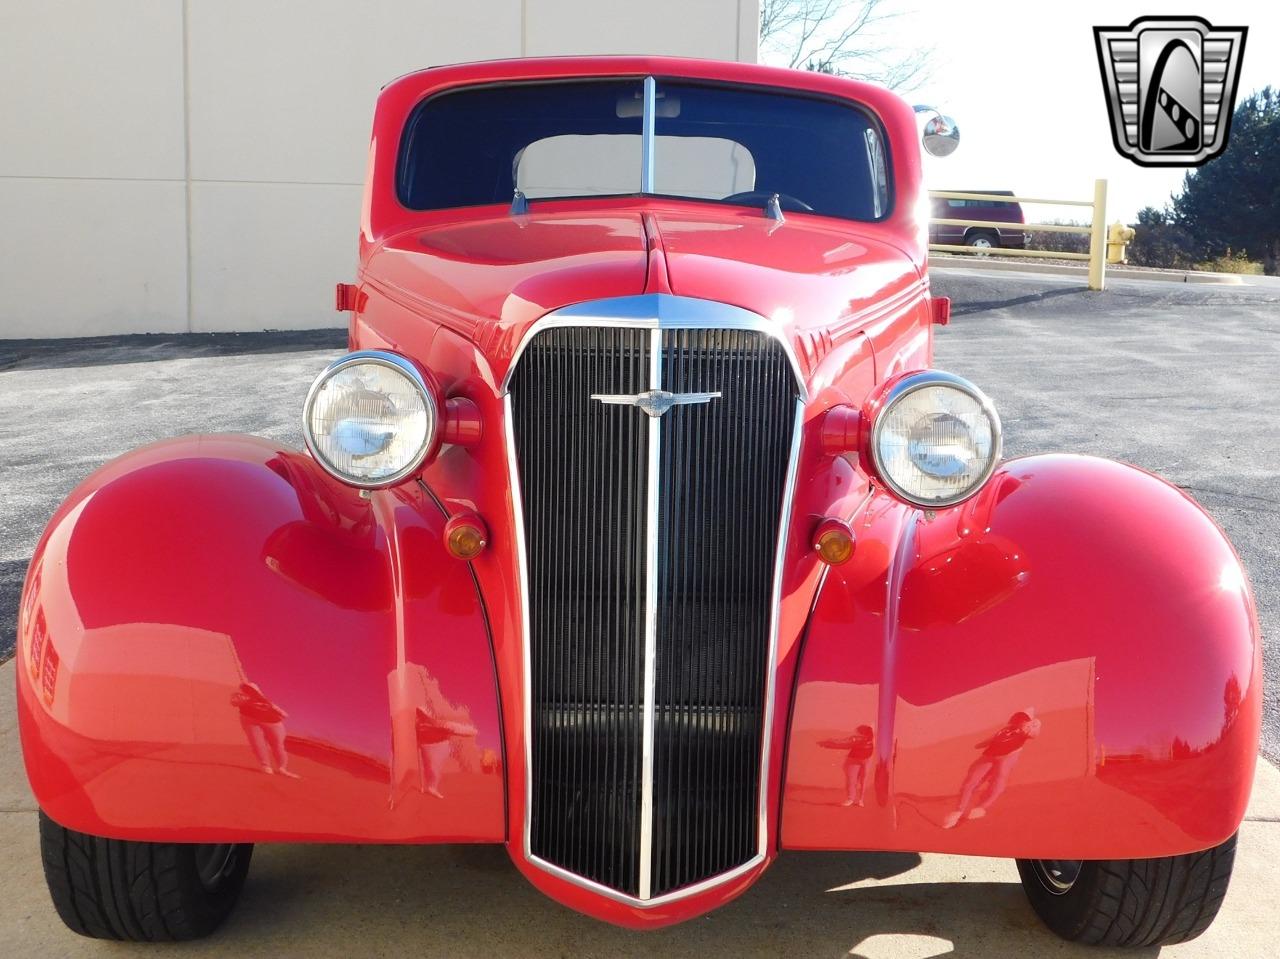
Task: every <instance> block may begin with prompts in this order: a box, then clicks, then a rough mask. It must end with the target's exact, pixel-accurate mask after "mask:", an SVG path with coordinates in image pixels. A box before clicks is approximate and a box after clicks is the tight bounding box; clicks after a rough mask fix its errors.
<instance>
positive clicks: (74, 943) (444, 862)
mask: <svg viewBox="0 0 1280 959" xmlns="http://www.w3.org/2000/svg"><path fill="white" fill-rule="evenodd" d="M14 669H15V665H14V662H13V661H12V660H11V661H9V662H7V663H4V664H3V665H0V846H3V848H4V850H5V855H4V856H3V857H0V883H3V895H2V896H0V930H3V933H2V934H0V936H2V939H0V941H3V942H8V943H9V946H8V947H7V948H6V949H5V950H4V952H5V954H6V955H15V956H24V957H31V959H39V957H45V956H48V957H54V956H59V957H62V956H66V957H75V956H87V957H91V956H102V955H103V954H104V948H103V944H102V943H98V942H95V941H93V940H90V939H82V938H80V937H78V936H76V935H74V934H72V933H71V932H69V931H68V930H67V929H66V928H65V927H64V926H63V925H62V923H61V922H60V921H59V920H58V917H57V916H56V915H55V913H54V911H53V906H52V904H51V903H50V902H49V897H48V894H47V893H46V891H45V886H44V879H43V876H42V875H41V865H40V853H39V847H38V844H37V840H36V816H35V803H34V801H33V799H32V797H31V793H30V791H29V790H28V788H27V781H26V775H25V773H24V772H23V769H22V760H21V756H20V755H19V746H18V731H17V717H16V715H15V705H14V687H15V682H14V680H15V677H14ZM1277 860H1280V770H1277V769H1276V768H1275V767H1273V766H1271V765H1270V764H1269V763H1268V762H1266V761H1265V760H1263V759H1261V758H1259V760H1258V768H1257V776H1256V779H1255V783H1254V789H1253V797H1252V799H1251V801H1250V803H1249V809H1248V813H1247V815H1246V819H1245V822H1244V824H1243V825H1242V826H1241V828H1240V848H1239V852H1238V853H1237V854H1236V868H1235V876H1234V878H1233V880H1232V883H1231V887H1230V889H1229V891H1228V893H1227V899H1226V903H1225V904H1224V906H1223V909H1222V912H1221V913H1220V914H1219V916H1218V919H1217V921H1216V922H1215V923H1214V924H1213V926H1212V927H1211V928H1210V929H1209V931H1208V932H1207V933H1206V934H1205V935H1204V936H1202V937H1201V938H1199V939H1197V940H1195V941H1193V942H1189V943H1185V944H1183V945H1179V946H1173V947H1170V948H1166V949H1164V950H1162V951H1161V952H1160V955H1161V956H1162V957H1166V959H1184V957H1185V959H1191V957H1219V956H1221V957H1228V956H1229V957H1232V959H1238V957H1241V956H1264V955H1269V954H1270V953H1271V951H1273V948H1274V940H1275V935H1276V932H1277V928H1276V919H1275V913H1274V903H1275V902H1276V900H1277V898H1280V873H1278V872H1277V870H1276V868H1275V862H1276V861H1277ZM570 944H572V945H570ZM156 948H157V947H156V946H153V945H151V944H139V945H129V944H123V943H122V944H118V945H117V944H113V945H112V947H111V948H110V949H109V950H107V951H109V952H110V953H111V954H112V955H115V956H120V957H124V956H155V955H157V954H158V953H157V952H156V951H155V950H156ZM410 951H412V952H414V953H418V952H422V953H431V952H435V953H439V954H442V955H448V956H451V957H458V959H466V957H484V959H491V957H492V956H494V955H502V954H517V955H521V956H527V957H530V959H540V957H552V956H564V955H581V956H598V955H607V956H615V957H635V959H641V957H643V959H659V957H663V956H715V955H732V956H736V957H739V959H754V957H757V956H760V957H764V956H779V955H787V956H812V955H849V956H853V957H855V959H858V957H861V959H924V957H929V956H939V957H940V956H951V957H953V959H960V957H983V959H1025V957H1027V956H1060V957H1067V956H1080V957H1086V956H1087V957H1091V959H1102V957H1103V956H1106V955H1117V953H1113V952H1110V951H1099V950H1096V949H1091V948H1085V947H1077V946H1073V945H1071V944H1070V943H1065V942H1062V941H1060V940H1058V939H1056V938H1054V937H1053V935H1052V934H1051V933H1050V932H1049V931H1048V930H1047V929H1044V928H1043V927H1042V926H1041V925H1040V923H1039V921H1038V920H1037V919H1036V917H1035V915H1034V914H1033V913H1032V912H1031V909H1030V907H1029V906H1028V905H1027V903H1026V899H1025V897H1024V896H1023V893H1022V890H1021V889H1020V888H1019V885H1018V877H1017V872H1016V870H1015V868H1014V864H1013V862H1012V861H1011V860H1007V859H980V858H970V857H963V856H942V855H930V854H926V855H924V856H917V855H915V854H913V853H912V854H907V853H784V854H783V855H782V856H781V857H780V858H779V860H778V861H777V862H776V863H775V864H774V865H773V866H772V867H771V868H770V869H769V871H768V872H766V873H765V875H764V876H763V877H762V878H761V880H760V881H759V882H758V883H757V884H756V885H755V886H754V887H753V888H752V889H750V890H748V891H747V893H745V894H744V895H743V896H742V897H741V898H740V899H738V900H736V901H735V902H732V903H730V904H729V905H727V906H725V907H724V908H722V909H720V910H717V911H716V912H714V913H712V914H710V915H708V916H705V917H703V918H701V919H697V920H693V921H691V922H687V923H684V924H683V925H680V926H675V927H672V928H670V929H664V930H661V931H658V932H653V933H648V934H645V935H637V934H635V933H632V932H629V931H627V930H623V929H617V928H615V927H613V926H608V925H605V924H603V923H599V922H595V921H593V920H591V919H587V918H585V917H583V916H579V915H577V914H575V913H573V912H570V911H569V910H567V909H563V908H561V907H560V906H558V905H556V904H555V903H553V902H551V900H549V899H546V898H544V897H543V896H541V895H540V894H539V893H537V892H536V891H535V890H534V889H533V887H532V886H531V885H530V884H529V883H528V882H527V881H525V879H524V878H523V877H521V876H520V875H519V873H517V872H516V870H515V867H514V866H512V865H511V862H510V860H509V859H508V858H507V855H506V852H505V851H504V850H503V849H502V847H500V846H341V845H323V844H299V845H263V846H260V847H258V849H257V850H256V851H255V853H254V857H253V869H252V870H251V872H250V876H249V884H248V886H247V888H246V889H245V894H244V896H243V898H242V900H241V902H240V904H239V905H238V907H237V909H236V912H235V913H234V914H233V915H232V917H231V919H230V920H229V921H228V922H227V923H226V924H225V925H224V926H223V927H222V928H221V929H220V930H218V932H217V933H216V934H215V935H214V936H213V937H212V938H210V939H208V940H205V941H203V942H196V943H188V944H184V945H183V946H182V947H181V952H182V954H183V955H184V956H196V955H223V956H225V955H244V956H279V955H307V956H312V957H316V959H324V957H334V959H350V957H351V956H358V955H388V956H389V955H403V954H406V953H408V952H410ZM163 954H164V955H170V954H176V953H170V952H169V951H165V952H164V953H163ZM1122 954H1125V955H1131V956H1139V955H1141V956H1147V955H1152V954H1153V953H1150V952H1149V951H1141V950H1140V951H1138V952H1127V953H1122Z"/></svg>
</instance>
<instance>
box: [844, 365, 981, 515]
mask: <svg viewBox="0 0 1280 959" xmlns="http://www.w3.org/2000/svg"><path fill="white" fill-rule="evenodd" d="M928 387H942V388H945V389H954V390H956V391H957V392H960V393H964V394H965V395H966V396H968V397H969V398H970V399H972V400H973V401H974V402H975V403H977V405H978V406H979V408H980V409H981V411H982V413H983V415H985V416H986V418H987V421H988V423H989V424H990V427H991V457H990V460H989V461H988V463H987V465H986V467H985V468H984V469H983V471H982V472H981V473H980V474H979V475H978V478H977V479H976V480H975V481H974V482H973V483H972V484H971V485H970V486H968V487H967V488H966V489H965V490H964V491H963V492H960V493H957V494H955V495H952V496H948V497H945V498H944V499H925V498H923V497H920V496H917V495H915V494H914V493H912V492H911V491H910V490H907V489H904V488H903V487H902V486H901V485H900V484H899V483H897V482H896V481H895V480H894V479H893V477H892V476H891V475H890V474H889V471H888V470H886V469H884V467H883V465H882V463H881V461H880V441H881V434H882V432H883V430H884V426H885V423H886V422H887V417H886V416H885V414H886V413H887V412H889V410H891V409H892V408H893V407H894V406H895V405H896V404H897V403H899V402H901V401H902V400H903V399H905V398H906V397H908V396H910V395H911V394H913V393H915V392H917V391H919V390H922V389H926V388H928ZM863 420H864V422H867V423H869V424H870V430H869V433H868V435H867V439H866V444H865V448H866V462H867V465H868V466H869V467H870V470H869V471H870V472H871V473H872V475H873V476H874V477H875V478H876V479H877V480H878V481H879V482H880V483H882V484H883V485H884V486H885V487H886V488H887V489H888V490H889V492H891V493H892V494H893V495H894V496H896V497H897V498H898V499H900V500H902V501H903V502H905V503H909V504H911V505H912V506H916V507H919V508H920V509H946V508H947V507H949V506H956V505H958V504H960V503H963V502H964V501H965V500H968V499H971V498H972V497H974V496H976V495H977V494H978V492H979V491H980V490H981V489H982V488H983V487H984V486H985V485H986V483H987V481H988V480H989V479H991V475H992V474H993V473H994V472H995V471H996V467H998V466H999V465H1000V458H1001V455H1002V453H1003V446H1004V433H1003V428H1002V427H1001V424H1000V414H999V413H997V412H996V408H995V405H994V404H993V403H992V402H991V400H990V398H989V397H988V396H987V395H986V394H985V393H983V392H982V390H980V389H978V387H976V386H975V385H974V384H972V383H970V382H969V381H968V380H966V379H965V378H964V377H962V376H956V375H955V374H954V373H946V372H943V371H942V370H916V371H914V372H909V373H902V374H900V375H899V376H897V377H896V378H894V379H892V380H890V381H889V382H888V383H886V384H884V386H883V387H882V388H881V389H880V390H878V391H876V392H875V393H874V394H873V396H872V399H871V402H870V403H869V404H868V405H867V407H866V410H865V412H864V415H863Z"/></svg>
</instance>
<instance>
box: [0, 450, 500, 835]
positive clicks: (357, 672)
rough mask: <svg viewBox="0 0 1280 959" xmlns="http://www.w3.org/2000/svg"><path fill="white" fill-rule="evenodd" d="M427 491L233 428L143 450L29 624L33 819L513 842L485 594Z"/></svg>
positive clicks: (62, 532)
mask: <svg viewBox="0 0 1280 959" xmlns="http://www.w3.org/2000/svg"><path fill="white" fill-rule="evenodd" d="M443 523H444V517H443V514H442V513H441V512H440V510H439V508H438V507H436V505H435V504H434V503H432V502H431V501H430V499H428V498H427V497H426V496H425V495H424V494H423V492H422V490H421V488H420V487H418V486H417V485H416V484H406V485H405V486H403V487H401V488H399V489H397V490H395V491H386V492H379V493H375V494H373V496H372V498H371V499H370V500H366V499H362V498H361V497H360V496H359V495H358V494H357V493H356V491H355V490H352V489H349V488H346V487H343V486H341V485H339V484H337V483H335V482H333V481H332V480H331V479H329V478H328V477H327V476H326V475H325V474H324V473H323V472H322V471H321V470H320V469H319V468H318V467H317V466H316V464H315V463H314V461H312V460H311V459H310V458H308V457H306V456H303V455H301V454H298V453H296V452H293V451H289V450H285V449H282V448H280V447H279V446H276V445H273V444H271V443H268V442H266V441H264V440H258V439H253V438H250V437H241V436H213V437H187V438H183V439H178V440H172V441H169V442H165V443H160V444H157V445H155V446H150V447H147V448H144V449H141V450H137V451H134V452H132V453H129V454H127V455H126V456H124V457H121V458H120V459H118V460H116V461H115V462H113V463H111V464H108V465H107V466H106V467H104V468H103V469H102V470H99V471H98V472H97V473H95V474H94V475H93V476H91V477H89V478H88V479H87V480H86V481H85V482H84V483H83V484H81V486H80V487H79V488H78V489H77V490H76V491H75V492H74V493H73V494H72V495H71V497H70V498H69V499H68V500H67V502H66V503H65V504H64V505H63V506H62V507H61V509H59V511H58V513H57V514H56V515H55V516H54V518H53V520H52V521H51V522H50V524H49V527H48V529H47V530H46V532H45V535H44V537H43V539H42V540H41V543H40V545H39V546H38V547H37V550H36V553H35V555H34V557H33V559H32V563H31V570H30V572H29V573H28V579H27V585H26V590H25V592H24V596H23V601H22V606H21V610H20V622H19V646H18V659H19V662H18V671H17V672H18V694H19V695H18V711H19V717H20V725H21V732H22V743H23V753H24V756H25V759H26V764H27V772H28V776H29V777H30V779H31V784H32V788H33V789H34V791H35V794H36V798H37V800H38V801H39V803H40V805H41V807H42V808H44V809H45V810H46V811H47V812H48V813H49V815H50V816H52V817H53V818H54V819H55V820H57V821H59V822H61V823H62V824H64V825H66V826H69V827H71V828H74V829H78V830H81V831H83V832H88V833H93V834H95V835H102V836H112V837H118V838H137V839H149V840H160V839H166V838H170V839H176V840H181V841H195V842H220V841H239V842H244V841H262V840H312V839H323V840H338V841H343V840H351V841H375V842H376V841H389V842H392V841H393V842H414V841H454V842H456V841H492V842H500V841H502V839H503V838H504V836H505V821H504V811H503V803H504V787H503V780H504V774H503V761H502V752H503V750H502V741H501V723H500V721H499V715H498V696H497V688H496V683H495V679H494V665H493V659H492V653H491V647H490V642H489V636H488V633H487V630H486V627H485V620H484V615H483V612H482V608H481V604H480V599H479V596H478V593H477V590H476V587H475V584H474V582H473V580H472V578H471V574H470V571H469V570H468V568H467V566H466V565H465V564H463V563H460V562H458V561H456V560H453V559H452V558H450V557H449V556H448V555H447V554H446V553H445V551H444V548H443V545H442V543H441V537H440V531H441V528H442V526H443Z"/></svg>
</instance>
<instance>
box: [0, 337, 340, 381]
mask: <svg viewBox="0 0 1280 959" xmlns="http://www.w3.org/2000/svg"><path fill="white" fill-rule="evenodd" d="M346 342H347V329H346V327H345V326H344V327H340V328H339V327H335V328H332V329H316V330H272V331H268V332H262V333H134V334H127V335H122V336H85V337H71V338H67V339H56V340H0V372H3V371H5V370H47V369H60V368H69V367H85V366H114V365H118V364H121V363H153V362H157V361H161V360H178V359H190V358H193V357H215V356H240V355H244V354H246V353H295V352H300V351H304V350H328V349H335V350H336V349H341V348H342V347H344V346H345V345H346Z"/></svg>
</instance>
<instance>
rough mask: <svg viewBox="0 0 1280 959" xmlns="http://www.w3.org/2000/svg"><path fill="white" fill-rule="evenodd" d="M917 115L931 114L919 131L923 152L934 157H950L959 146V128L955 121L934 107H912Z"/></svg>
mask: <svg viewBox="0 0 1280 959" xmlns="http://www.w3.org/2000/svg"><path fill="white" fill-rule="evenodd" d="M913 109H914V110H915V111H916V113H917V114H927V115H928V114H931V116H929V117H928V119H927V120H925V121H924V126H923V128H922V129H921V131H920V143H921V145H922V146H924V148H925V150H926V151H927V152H928V153H929V154H930V155H931V156H936V157H945V156H950V155H951V154H952V153H955V152H956V147H958V146H959V145H960V128H959V127H958V126H956V121H955V120H953V119H951V117H949V116H947V115H946V114H945V113H940V112H939V111H938V110H937V109H936V108H935V107H929V106H924V105H919V106H916V107H913Z"/></svg>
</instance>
